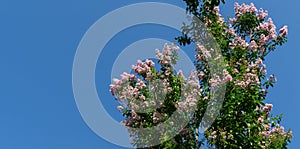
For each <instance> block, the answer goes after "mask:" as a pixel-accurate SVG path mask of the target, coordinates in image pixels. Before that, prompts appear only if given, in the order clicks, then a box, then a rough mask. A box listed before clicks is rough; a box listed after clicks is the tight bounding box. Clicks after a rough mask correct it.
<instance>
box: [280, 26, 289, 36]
mask: <svg viewBox="0 0 300 149" xmlns="http://www.w3.org/2000/svg"><path fill="white" fill-rule="evenodd" d="M279 33H280V34H279V36H280V37H284V36H286V35H287V34H288V27H287V26H286V25H285V26H283V27H282V28H281V29H280V30H279Z"/></svg>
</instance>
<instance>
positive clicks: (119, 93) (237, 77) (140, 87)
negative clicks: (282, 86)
mask: <svg viewBox="0 0 300 149" xmlns="http://www.w3.org/2000/svg"><path fill="white" fill-rule="evenodd" d="M184 1H185V2H186V4H187V8H186V10H187V12H188V14H189V15H191V16H194V17H197V19H199V20H200V21H202V22H204V24H205V27H206V28H208V31H209V32H210V33H211V34H212V36H214V38H215V40H216V42H217V44H218V46H219V47H218V48H220V50H221V53H217V52H216V50H214V49H215V48H216V47H209V46H207V45H205V41H201V40H199V36H202V35H203V32H205V31H203V30H200V31H199V28H201V27H203V26H201V24H200V25H199V23H197V22H192V23H190V24H184V26H183V27H182V29H183V35H182V36H180V37H177V38H176V39H177V41H178V43H179V44H180V45H187V44H193V43H195V46H196V48H195V51H196V52H197V54H196V55H195V58H196V60H195V66H196V68H197V71H196V72H192V73H191V75H190V77H189V78H188V79H186V78H185V77H184V76H183V74H182V72H181V71H179V72H178V73H176V72H175V70H174V65H175V64H176V61H177V59H178V57H177V52H176V51H177V50H178V47H177V46H176V45H172V46H168V45H165V47H164V49H163V50H162V52H160V51H159V50H157V51H156V55H157V59H158V60H159V61H158V63H159V64H160V68H159V69H157V68H156V67H155V63H154V62H153V61H151V60H146V61H145V62H142V61H138V63H137V65H134V66H133V67H132V68H133V70H134V73H133V74H128V73H123V74H122V79H121V80H118V79H115V80H114V84H112V85H111V89H110V91H111V92H112V94H113V95H114V96H116V97H117V98H116V99H117V100H118V101H119V102H121V103H122V106H119V107H118V109H119V110H120V111H122V113H123V116H124V117H125V118H126V120H124V121H123V122H122V124H123V125H124V126H128V127H132V128H151V127H154V126H159V124H160V123H162V122H165V121H167V120H168V119H170V117H171V116H172V115H174V112H176V111H177V110H179V111H180V112H179V114H178V115H176V116H177V117H176V118H177V119H181V118H185V120H187V119H188V120H189V123H187V125H185V126H184V128H183V129H180V130H177V129H176V127H175V126H174V128H173V127H172V124H174V123H176V121H175V120H176V118H175V119H172V120H174V121H170V122H169V123H168V125H166V126H162V127H160V126H159V127H156V128H157V131H156V132H157V134H151V135H149V134H147V135H145V134H143V133H142V132H139V131H137V130H136V129H128V130H129V132H130V135H131V143H132V144H134V145H136V146H137V147H138V148H139V147H140V148H142V147H148V148H199V147H202V146H207V147H209V148H217V149H219V148H230V149H231V148H270V149H273V148H287V145H288V142H290V141H291V138H292V132H291V130H289V131H285V130H284V127H283V126H280V122H281V119H282V115H279V116H272V115H271V114H270V111H271V110H272V107H273V105H272V104H268V103H264V100H265V99H266V97H267V93H268V90H269V88H270V87H273V85H274V83H275V82H276V78H275V76H274V75H270V76H269V77H267V75H266V74H267V71H266V65H265V64H264V60H265V58H266V56H267V55H268V54H269V53H270V52H271V51H274V50H275V49H276V47H277V46H278V45H282V44H283V43H285V42H286V41H287V37H286V35H287V27H286V26H284V27H282V28H281V29H279V31H278V32H277V30H276V26H275V25H274V23H273V21H272V19H271V18H267V15H268V12H267V11H265V10H263V9H259V10H258V9H257V8H256V7H255V6H254V4H252V3H251V4H250V5H246V4H241V5H240V4H238V3H235V8H234V11H235V16H234V17H233V18H229V20H228V21H225V19H224V18H223V17H222V15H221V14H220V13H219V7H218V5H219V4H220V3H221V2H222V3H225V2H224V1H223V0H221V1H220V0H202V1H198V0H184ZM212 59H213V60H215V62H213V63H211V62H209V61H212ZM219 59H222V61H225V62H226V63H227V65H225V66H222V67H221V68H222V69H220V70H217V71H214V72H213V71H211V70H212V68H215V67H219V65H221V64H220V63H219V61H218V60H219ZM157 80H160V81H161V82H159V81H158V82H156V81H157ZM222 85H225V86H226V92H225V94H224V97H225V98H224V102H223V104H222V105H221V109H220V112H219V113H218V116H217V118H216V119H215V121H214V122H213V123H212V124H211V125H210V127H208V128H206V127H204V130H205V131H204V133H203V134H201V133H200V131H199V128H201V126H203V124H202V123H201V119H202V118H203V117H204V115H205V110H206V109H207V106H208V105H209V104H210V102H211V99H212V98H213V96H214V91H216V89H217V88H218V87H220V86H222ZM162 98H163V99H164V100H163V101H162ZM147 107H151V109H147ZM153 109H155V110H153ZM190 111H194V113H192V114H190V115H189V114H187V113H189V112H190ZM169 126H170V127H169ZM175 130H176V131H178V132H179V133H178V134H176V135H174V136H173V137H169V136H168V135H166V134H170V133H172V132H174V131H175ZM145 136H149V137H145ZM170 136H171V135H170ZM156 142H162V143H156ZM145 144H147V145H145ZM152 145H153V146H152Z"/></svg>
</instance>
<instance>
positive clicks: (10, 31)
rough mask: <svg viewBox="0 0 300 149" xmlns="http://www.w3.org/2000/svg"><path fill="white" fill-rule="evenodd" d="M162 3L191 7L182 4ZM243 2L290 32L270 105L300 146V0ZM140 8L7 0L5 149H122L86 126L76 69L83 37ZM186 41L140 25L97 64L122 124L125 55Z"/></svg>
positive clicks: (226, 11) (2, 62) (118, 3)
mask: <svg viewBox="0 0 300 149" xmlns="http://www.w3.org/2000/svg"><path fill="white" fill-rule="evenodd" d="M153 1H154V0H153ZM155 1H156V2H165V3H170V4H173V5H177V6H179V7H182V8H185V5H184V3H183V1H181V0H155ZM238 1H239V2H246V3H250V2H254V3H255V5H256V6H257V7H258V8H259V7H263V8H264V9H267V10H268V11H269V16H270V17H272V18H273V20H274V22H275V24H276V25H277V27H278V28H280V27H282V26H283V25H288V26H289V35H288V38H289V41H288V43H287V44H285V45H284V46H282V47H279V48H277V50H276V51H275V52H273V53H271V54H270V55H269V56H268V58H267V69H268V73H269V74H272V73H274V74H275V75H276V76H277V80H278V82H277V84H276V85H275V87H274V88H272V89H271V90H270V92H269V95H268V100H267V102H269V103H272V104H273V105H274V110H273V112H272V113H273V114H280V113H283V125H284V126H285V128H292V130H293V134H294V138H293V140H292V143H291V144H290V145H289V148H292V149H297V148H300V142H299V140H300V127H299V126H298V122H299V121H300V120H299V118H300V116H299V113H300V108H299V107H300V98H299V95H298V94H299V92H298V91H299V84H300V69H299V64H300V58H299V55H300V50H299V48H298V45H299V42H298V39H299V37H298V35H299V34H300V30H299V28H298V27H299V22H300V17H299V15H298V10H299V8H298V7H299V6H300V2H299V1H296V0H285V1H279V0H264V1H260V0H252V1H250V0H247V1H242V0H238ZM137 2H144V1H143V0H110V1H108V0H92V1H83V0H72V1H71V0H66V1H62V0H27V1H24V0H1V1H0V19H1V20H0V50H1V51H0V52H1V54H0V68H1V71H0V80H1V82H0V148H1V149H19V148H24V149H99V148H115V149H117V148H120V147H119V146H116V145H114V144H111V143H109V142H107V141H105V140H104V139H102V138H100V137H98V136H97V135H96V134H95V133H93V132H92V131H91V130H90V129H89V128H88V126H87V125H86V124H85V122H84V121H83V120H82V118H81V116H80V113H79V112H78V110H77V107H76V104H75V100H74V97H73V92H72V64H73V58H74V55H75V52H76V49H77V46H78V44H79V42H80V40H81V38H82V37H83V35H84V33H85V32H86V31H87V30H88V29H89V27H90V26H91V25H92V24H93V23H94V22H96V21H97V20H98V19H99V18H101V17H102V16H104V15H105V14H107V13H109V12H110V11H112V10H114V9H117V8H119V7H122V6H125V5H128V4H133V3H137ZM233 2H234V1H229V0H228V1H227V4H226V5H225V6H222V9H223V10H222V12H223V16H229V15H231V16H232V14H233ZM154 11H155V10H154ZM178 35H179V32H177V31H175V30H172V29H170V28H167V27H163V26H153V25H152V26H151V25H140V26H135V27H132V28H129V29H127V30H124V31H122V32H120V33H119V34H118V35H117V36H115V37H114V38H113V39H112V40H111V41H110V42H109V43H108V45H107V46H106V47H105V49H104V52H103V55H101V56H100V57H99V61H98V63H97V69H96V84H97V90H98V94H99V97H100V99H101V101H102V102H103V104H104V105H105V107H106V110H107V111H108V113H110V114H111V115H112V117H114V118H115V119H116V120H121V118H122V117H121V116H120V115H121V114H120V113H119V112H118V111H117V110H116V109H115V106H116V105H117V103H116V102H115V101H114V100H113V98H112V96H110V94H109V92H108V89H109V88H108V85H109V84H110V69H111V66H112V63H113V61H114V59H115V58H116V56H117V55H118V53H119V52H120V51H122V49H124V48H125V47H127V46H128V45H130V44H131V43H133V42H135V41H137V40H140V39H143V38H150V37H152V38H153V37H156V38H163V39H166V40H171V41H172V40H173V39H174V37H175V36H178ZM145 48H147V47H145ZM157 48H161V47H157ZM188 50H192V49H188ZM116 135H118V134H116Z"/></svg>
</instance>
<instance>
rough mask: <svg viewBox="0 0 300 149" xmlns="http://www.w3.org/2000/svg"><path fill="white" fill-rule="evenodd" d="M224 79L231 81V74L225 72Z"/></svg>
mask: <svg viewBox="0 0 300 149" xmlns="http://www.w3.org/2000/svg"><path fill="white" fill-rule="evenodd" d="M225 80H226V81H227V82H231V81H232V76H231V75H230V74H227V75H226V76H225Z"/></svg>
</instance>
